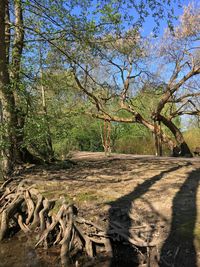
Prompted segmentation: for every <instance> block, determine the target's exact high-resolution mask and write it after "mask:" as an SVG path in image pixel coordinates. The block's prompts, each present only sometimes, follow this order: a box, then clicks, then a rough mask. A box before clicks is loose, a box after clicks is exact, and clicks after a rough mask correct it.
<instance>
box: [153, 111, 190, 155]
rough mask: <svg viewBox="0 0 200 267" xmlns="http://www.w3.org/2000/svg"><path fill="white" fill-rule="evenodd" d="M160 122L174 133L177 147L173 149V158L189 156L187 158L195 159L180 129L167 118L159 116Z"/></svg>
mask: <svg viewBox="0 0 200 267" xmlns="http://www.w3.org/2000/svg"><path fill="white" fill-rule="evenodd" d="M158 119H159V120H160V121H162V122H163V124H164V125H165V126H167V128H168V129H169V130H170V131H171V132H172V134H173V135H174V137H175V139H176V142H177V146H175V147H174V148H173V156H175V157H178V156H187V157H193V155H192V153H191V151H190V149H189V147H188V145H187V143H186V142H185V139H184V137H183V134H182V133H181V131H180V130H179V129H178V127H177V126H176V125H175V124H174V123H173V122H172V121H171V120H169V119H167V118H165V117H164V116H162V115H159V118H158Z"/></svg>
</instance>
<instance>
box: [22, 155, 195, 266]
mask: <svg viewBox="0 0 200 267" xmlns="http://www.w3.org/2000/svg"><path fill="white" fill-rule="evenodd" d="M71 160H72V161H73V162H75V164H74V165H72V166H71V167H70V168H67V167H66V166H65V164H64V163H63V164H62V165H59V166H57V167H56V168H55V166H54V167H52V166H48V167H44V166H40V167H32V168H27V170H26V171H25V172H24V173H23V175H22V177H23V178H25V179H29V180H31V181H33V182H34V183H35V184H36V185H37V187H38V188H39V190H40V191H41V192H42V193H43V194H44V195H45V196H47V197H48V198H50V199H51V198H60V199H61V200H62V199H63V198H65V199H66V200H67V201H69V202H74V203H76V205H77V207H78V208H79V210H80V213H81V215H83V216H84V217H86V218H90V219H91V220H93V221H96V222H98V223H99V224H103V225H104V226H106V227H107V228H108V229H109V227H110V225H111V224H113V222H114V223H117V224H118V225H119V226H120V227H121V228H122V229H123V231H124V233H125V234H126V235H128V236H129V237H130V238H132V239H133V240H134V238H135V237H136V236H139V237H140V239H142V240H144V241H145V242H149V244H153V245H154V244H155V245H156V248H157V250H158V251H159V255H160V259H159V262H160V263H159V266H174V267H184V266H185V267H197V266H200V187H199V184H200V159H199V158H192V159H186V158H181V159H179V158H169V157H163V158H159V157H154V156H135V155H122V154H117V155H115V154H113V155H112V156H110V157H105V156H104V154H103V153H89V152H74V153H72V155H71ZM116 253H117V252H116ZM101 266H104V265H101ZM105 266H106V265H105ZM110 266H122V264H121V265H120V263H116V262H115V263H113V265H110ZM126 266H129V265H128V264H127V265H126ZM130 266H133V265H130Z"/></svg>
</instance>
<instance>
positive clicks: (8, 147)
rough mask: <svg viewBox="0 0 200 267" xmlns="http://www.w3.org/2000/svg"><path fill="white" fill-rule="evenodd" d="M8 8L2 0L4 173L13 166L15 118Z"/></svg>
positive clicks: (0, 59) (0, 60)
mask: <svg viewBox="0 0 200 267" xmlns="http://www.w3.org/2000/svg"><path fill="white" fill-rule="evenodd" d="M6 8H7V1H6V0H1V1H0V102H1V128H2V131H1V132H2V134H1V141H2V147H1V169H2V172H3V174H4V175H7V174H9V173H10V172H11V171H12V168H13V156H14V154H13V145H12V141H13V119H14V116H13V114H14V111H13V108H14V106H15V102H14V97H13V94H12V91H11V88H10V80H9V73H8V64H7V61H8V56H7V44H6V35H5V32H6V24H5V17H6Z"/></svg>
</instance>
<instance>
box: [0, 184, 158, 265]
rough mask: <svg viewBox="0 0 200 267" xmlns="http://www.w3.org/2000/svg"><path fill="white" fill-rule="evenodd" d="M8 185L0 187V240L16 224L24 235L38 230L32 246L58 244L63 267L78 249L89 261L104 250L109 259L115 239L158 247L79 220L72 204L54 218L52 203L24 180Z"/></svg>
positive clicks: (116, 228) (117, 229)
mask: <svg viewBox="0 0 200 267" xmlns="http://www.w3.org/2000/svg"><path fill="white" fill-rule="evenodd" d="M8 184H9V188H8V187H6V185H5V186H2V187H1V189H2V190H4V191H2V192H1V197H0V222H1V225H0V241H1V240H2V239H4V238H5V237H7V236H9V230H10V229H11V224H12V225H13V224H15V226H16V227H15V228H16V231H19V230H20V229H21V230H22V231H23V232H24V233H25V234H29V233H30V232H33V231H36V230H37V231H39V236H40V237H39V240H38V242H37V244H36V245H35V247H38V246H43V247H45V248H48V247H49V246H52V245H57V246H58V245H60V258H61V264H62V266H63V267H66V266H68V265H69V261H70V255H71V252H72V253H73V255H75V253H77V252H80V250H81V251H85V253H86V254H87V255H88V257H89V258H93V257H94V256H95V255H96V253H97V252H98V251H100V250H101V251H103V250H104V251H105V252H106V254H107V255H109V256H112V247H111V241H112V240H115V239H116V236H117V237H119V239H122V240H123V241H126V242H128V243H129V244H131V245H132V246H133V247H141V246H142V247H154V246H156V245H157V243H156V242H155V241H154V242H153V241H152V242H148V243H147V242H145V241H143V240H142V239H141V238H140V237H138V236H137V235H136V236H132V238H130V237H129V236H127V235H126V234H125V233H124V232H123V229H122V228H121V227H120V226H118V225H111V229H110V230H109V231H106V230H105V229H104V228H103V227H101V226H99V225H97V224H95V223H93V222H91V221H88V220H85V219H84V218H82V217H79V216H78V215H77V208H76V207H75V206H74V205H72V204H66V203H65V202H64V203H62V204H61V207H60V209H59V211H58V212H57V214H56V215H55V214H53V212H52V210H53V208H54V205H55V203H56V201H55V200H50V201H49V200H48V199H47V198H45V197H43V196H42V195H41V194H40V193H39V192H38V191H37V190H36V189H34V188H33V187H32V186H31V187H30V186H29V187H28V186H27V185H25V182H24V181H22V182H20V184H19V185H18V186H14V187H12V186H11V181H10V183H7V185H8ZM50 213H51V214H50ZM12 228H13V227H12ZM98 248H101V249H100V250H98Z"/></svg>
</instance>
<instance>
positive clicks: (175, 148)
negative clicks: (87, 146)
mask: <svg viewBox="0 0 200 267" xmlns="http://www.w3.org/2000/svg"><path fill="white" fill-rule="evenodd" d="M198 12H199V11H198ZM196 23H198V20H197V21H196ZM180 27H182V25H181V26H179V28H180ZM176 31H177V29H175V34H172V33H170V32H168V36H167V39H166V36H165V37H164V42H163V44H164V45H162V46H161V50H160V51H161V52H160V54H159V58H160V60H163V62H165V64H168V66H169V69H168V70H167V75H168V76H169V78H168V79H164V80H163V81H162V85H163V91H162V92H160V95H159V101H158V102H157V104H156V106H155V109H154V110H153V111H152V112H151V113H150V118H151V119H149V118H146V117H144V116H143V115H142V113H141V111H140V110H138V107H137V106H135V104H134V102H133V100H132V95H131V94H133V92H132V91H131V86H132V88H133V85H132V84H133V82H134V84H135V85H136V86H137V87H140V84H141V81H142V83H144V81H145V80H146V78H145V76H146V77H149V76H150V75H151V73H152V71H151V70H149V71H147V69H146V70H145V68H144V64H145V59H146V58H148V57H147V55H145V49H144V48H142V46H144V41H143V40H142V39H141V38H140V36H139V35H138V32H137V30H136V31H135V30H133V31H128V32H126V33H125V34H124V35H123V36H117V35H116V36H114V37H113V36H112V37H111V36H107V39H106V41H107V42H106V41H105V37H104V44H102V45H101V46H98V47H96V49H97V51H98V56H99V57H100V58H101V60H102V61H101V64H102V66H105V64H107V66H109V67H110V74H111V73H114V74H111V75H112V78H113V82H112V84H111V83H110V84H109V86H108V84H107V85H106V86H107V87H109V88H115V90H110V92H109V91H108V90H107V96H106V97H105V96H102V95H100V96H99V95H98V93H97V92H99V90H98V91H97V88H98V87H100V88H102V89H103V90H104V89H105V86H104V83H100V81H97V80H95V78H94V76H93V75H92V71H90V72H87V75H86V76H87V79H83V78H84V77H83V76H81V75H80V74H81V73H82V70H81V69H80V67H75V66H72V68H73V71H74V78H75V80H76V82H77V85H78V86H79V88H80V89H82V90H83V91H84V92H85V93H86V94H87V95H88V96H89V97H90V98H91V101H92V102H93V103H94V104H95V106H96V108H97V111H98V112H97V113H95V114H94V116H95V117H97V118H101V119H106V120H108V121H118V122H128V123H133V122H134V123H140V124H142V125H144V126H145V127H147V128H148V129H149V130H150V131H152V132H154V133H155V135H156V136H159V137H160V138H161V140H162V142H165V143H167V144H168V146H169V148H170V150H171V151H172V153H173V154H174V155H182V156H184V155H188V156H191V152H190V149H189V147H188V145H187V144H186V142H185V140H184V137H183V135H182V133H181V130H180V129H179V128H178V127H177V126H176V125H175V123H174V122H173V120H174V118H176V117H177V116H181V115H184V114H187V115H196V114H199V110H198V109H197V108H196V105H195V103H194V101H193V100H192V99H194V98H195V97H198V96H199V93H196V92H190V93H188V90H186V87H188V86H189V83H191V81H195V77H196V76H197V75H198V74H199V73H200V64H199V63H200V62H199V56H198V53H197V51H198V50H197V49H198V46H195V43H194V41H195V40H198V38H195V39H192V42H191V34H190V36H189V38H188V36H186V37H185V36H183V38H181V39H180V37H179V35H176ZM195 35H197V32H195ZM108 40H109V42H108ZM166 40H168V41H166ZM91 53H92V52H91ZM143 59H144V60H143ZM158 66H159V65H158ZM91 67H92V66H91ZM159 68H160V66H159ZM170 71H171V74H170ZM152 77H153V80H155V79H158V78H159V79H161V78H162V77H161V76H160V77H157V78H156V76H155V75H154V76H152ZM86 80H87V84H86V83H85V81H86ZM119 80H120V81H119ZM95 84H96V86H95ZM91 88H94V89H93V90H91ZM113 92H114V93H113ZM111 101H115V102H116V103H117V106H118V108H117V109H115V110H112V111H109V110H108V106H109V103H110V102H111ZM180 103H183V104H180ZM166 105H168V106H171V108H170V113H168V114H164V109H165V107H166ZM175 105H176V106H177V108H174V106H175ZM120 110H124V111H126V112H128V114H129V116H128V117H127V118H124V117H121V116H120ZM148 117H149V116H148ZM159 122H162V123H163V124H164V125H165V126H166V127H167V128H168V129H169V130H170V131H171V133H172V134H173V136H174V138H175V140H173V139H171V138H170V137H169V136H168V135H166V134H165V133H164V132H163V131H162V129H161V128H160V127H159Z"/></svg>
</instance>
